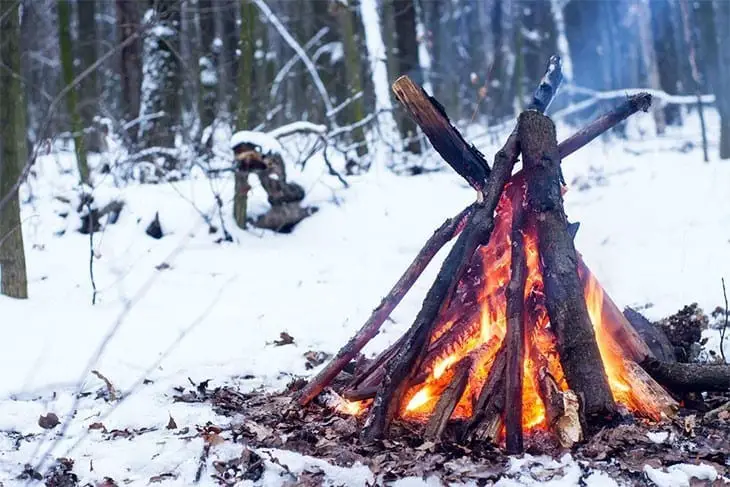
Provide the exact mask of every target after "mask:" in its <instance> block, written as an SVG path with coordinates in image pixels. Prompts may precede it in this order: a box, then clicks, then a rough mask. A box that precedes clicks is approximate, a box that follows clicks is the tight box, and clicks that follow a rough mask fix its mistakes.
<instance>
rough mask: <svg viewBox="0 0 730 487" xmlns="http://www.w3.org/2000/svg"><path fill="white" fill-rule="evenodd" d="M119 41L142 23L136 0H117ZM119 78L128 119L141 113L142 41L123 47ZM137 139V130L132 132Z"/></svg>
mask: <svg viewBox="0 0 730 487" xmlns="http://www.w3.org/2000/svg"><path fill="white" fill-rule="evenodd" d="M116 7H117V35H118V36H119V39H118V41H119V43H120V44H121V43H124V41H126V40H127V39H129V38H131V37H132V36H134V35H135V34H136V32H137V30H138V29H139V25H140V11H139V9H140V6H139V2H137V1H136V0H116ZM119 60H120V66H119V73H120V76H119V79H120V81H121V85H122V100H121V101H122V107H123V111H122V113H123V115H124V118H125V119H126V120H127V121H130V120H133V119H135V118H137V116H138V115H139V108H140V100H141V88H142V42H141V41H140V40H134V41H132V42H130V43H129V44H128V45H126V46H125V47H124V48H122V50H121V52H120V55H119ZM130 136H131V137H132V139H133V140H136V131H132V133H131V134H130Z"/></svg>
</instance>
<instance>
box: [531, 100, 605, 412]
mask: <svg viewBox="0 0 730 487" xmlns="http://www.w3.org/2000/svg"><path fill="white" fill-rule="evenodd" d="M518 131H519V139H520V146H521V149H522V157H523V165H524V168H525V169H524V170H525V177H526V179H527V201H528V202H527V206H528V208H530V209H531V211H532V212H534V214H533V215H532V217H533V218H534V220H535V223H536V227H537V240H538V249H539V252H540V257H541V259H542V275H543V279H544V283H545V304H546V308H547V311H548V315H549V317H550V324H551V327H552V328H553V330H554V332H555V335H556V337H557V345H558V351H559V353H560V361H561V364H562V365H563V371H564V372H565V377H566V380H567V382H568V385H569V387H570V388H571V389H572V390H573V391H575V392H576V394H577V395H578V396H581V395H582V396H583V397H584V400H585V403H584V411H583V412H584V413H585V416H586V419H587V420H588V421H589V422H596V423H600V422H604V421H605V420H606V419H608V418H610V417H612V416H613V415H614V413H615V411H616V404H615V403H614V400H613V396H612V394H611V389H610V388H609V386H608V378H607V376H606V372H605V370H604V367H603V361H602V359H601V354H600V351H599V349H598V344H597V342H596V336H595V333H594V331H593V325H592V324H591V320H590V316H589V315H588V309H587V307H586V302H585V298H584V295H583V287H582V286H581V283H580V279H579V276H578V267H577V266H578V257H577V254H576V251H575V247H574V245H573V240H572V238H571V237H570V234H569V233H568V222H567V219H566V217H565V211H564V209H563V201H562V196H561V192H560V175H559V169H560V156H559V153H558V147H557V141H556V138H555V125H554V124H553V122H552V121H551V120H550V119H549V118H547V117H546V116H544V115H542V114H540V113H539V112H536V111H528V112H524V113H522V114H521V115H520V121H519V123H518Z"/></svg>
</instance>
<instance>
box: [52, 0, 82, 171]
mask: <svg viewBox="0 0 730 487" xmlns="http://www.w3.org/2000/svg"><path fill="white" fill-rule="evenodd" d="M57 5H58V36H59V45H60V48H61V71H62V72H63V82H64V84H65V85H66V86H69V85H71V84H72V83H73V80H74V54H73V44H72V41H71V3H70V1H69V0H58V2H57ZM66 110H67V111H68V116H69V118H70V119H71V132H72V138H73V141H74V152H75V154H76V164H77V165H78V169H79V179H80V180H81V182H82V183H87V184H88V183H89V179H90V174H89V164H88V162H87V160H86V143H85V141H84V134H83V129H84V126H83V123H82V119H81V116H80V114H79V111H78V97H77V91H76V89H72V90H70V91H69V93H68V95H67V96H66Z"/></svg>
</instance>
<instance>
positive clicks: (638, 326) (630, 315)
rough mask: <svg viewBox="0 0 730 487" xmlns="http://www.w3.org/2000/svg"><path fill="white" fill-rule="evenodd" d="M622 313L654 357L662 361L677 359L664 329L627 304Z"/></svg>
mask: <svg viewBox="0 0 730 487" xmlns="http://www.w3.org/2000/svg"><path fill="white" fill-rule="evenodd" d="M623 315H624V316H625V317H626V319H627V320H628V321H629V323H631V326H632V327H634V329H635V330H636V332H637V333H638V334H639V336H641V338H642V340H643V341H644V342H645V343H646V345H647V346H648V347H649V349H650V350H651V352H652V354H653V355H654V358H656V359H657V360H659V361H662V362H676V361H677V357H676V355H675V354H674V347H673V346H672V344H671V342H670V341H669V338H667V335H666V334H665V333H664V331H662V330H661V329H660V328H659V327H657V326H654V324H653V323H652V322H651V321H649V320H647V319H646V318H645V317H644V315H642V314H641V313H639V312H638V311H636V310H635V309H633V308H630V307H628V306H627V307H626V308H624V312H623Z"/></svg>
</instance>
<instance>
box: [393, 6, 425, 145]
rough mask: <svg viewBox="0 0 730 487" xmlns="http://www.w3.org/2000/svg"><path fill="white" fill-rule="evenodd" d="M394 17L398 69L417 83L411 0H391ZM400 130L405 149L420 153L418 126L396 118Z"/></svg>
mask: <svg viewBox="0 0 730 487" xmlns="http://www.w3.org/2000/svg"><path fill="white" fill-rule="evenodd" d="M393 15H394V17H395V29H396V33H397V34H396V36H397V37H396V46H397V49H398V61H399V62H398V70H399V74H401V75H408V76H410V77H411V78H413V79H414V80H415V81H416V82H417V83H422V82H423V76H422V75H421V66H420V63H419V62H418V40H417V39H416V6H415V4H414V3H413V0H393ZM398 122H399V125H400V127H399V128H400V132H401V135H402V137H403V138H404V139H406V141H407V142H406V149H407V150H408V151H409V152H411V153H413V154H420V153H421V144H420V143H419V142H418V140H417V139H416V135H417V133H418V127H417V126H416V124H415V123H414V122H413V120H411V119H410V118H408V117H400V118H399V119H398Z"/></svg>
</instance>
